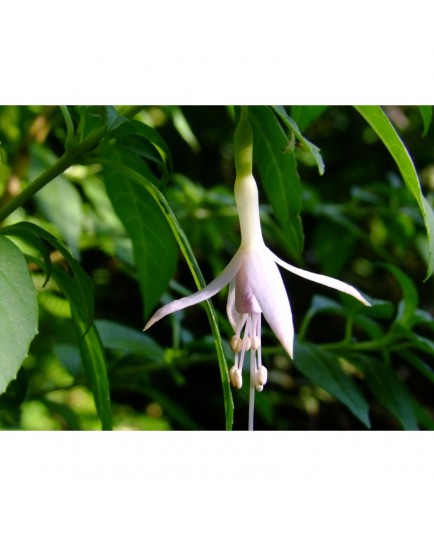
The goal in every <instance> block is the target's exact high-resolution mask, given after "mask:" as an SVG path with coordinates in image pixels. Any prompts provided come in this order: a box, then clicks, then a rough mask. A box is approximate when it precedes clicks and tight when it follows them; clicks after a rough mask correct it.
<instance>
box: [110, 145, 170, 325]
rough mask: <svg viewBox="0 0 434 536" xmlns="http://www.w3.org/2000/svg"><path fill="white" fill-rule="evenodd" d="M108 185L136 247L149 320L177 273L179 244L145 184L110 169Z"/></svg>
mask: <svg viewBox="0 0 434 536" xmlns="http://www.w3.org/2000/svg"><path fill="white" fill-rule="evenodd" d="M117 155H118V156H119V153H117ZM112 156H115V155H114V154H112ZM104 182H105V185H106V189H107V194H108V196H109V198H110V201H111V203H112V205H113V208H114V210H115V212H116V214H117V215H118V217H119V219H120V220H121V221H122V223H123V225H124V227H125V229H126V231H127V233H128V235H129V236H130V238H131V240H132V243H133V252H134V259H135V262H136V267H137V273H138V277H139V283H140V289H141V292H142V296H143V304H144V315H145V317H148V316H149V313H150V312H151V311H152V309H153V308H154V307H155V305H156V304H157V303H158V300H159V299H160V297H161V295H162V294H163V292H164V290H165V289H166V288H167V286H168V284H169V281H170V279H171V278H172V277H173V274H174V273H175V268H176V262H177V257H178V250H177V247H176V241H175V239H174V236H173V233H172V232H171V230H170V227H169V225H168V224H167V221H166V219H165V217H164V215H163V213H162V212H161V209H160V208H159V206H158V205H157V203H156V202H155V200H154V199H153V198H152V196H151V195H150V194H149V192H148V190H147V189H146V187H145V186H144V184H143V181H142V182H141V183H139V182H136V181H134V180H131V179H130V178H129V175H128V174H126V173H119V171H117V170H116V169H113V168H108V169H107V170H106V172H105V173H104Z"/></svg>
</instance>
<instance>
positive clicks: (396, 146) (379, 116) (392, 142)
mask: <svg viewBox="0 0 434 536" xmlns="http://www.w3.org/2000/svg"><path fill="white" fill-rule="evenodd" d="M355 108H356V110H357V111H358V112H359V113H360V114H361V115H362V116H363V117H364V118H365V119H366V121H367V122H368V123H369V125H370V126H371V127H372V129H373V130H374V131H375V132H376V133H377V135H378V136H379V137H380V139H381V140H382V142H383V143H384V145H385V146H386V148H387V149H388V150H389V152H390V154H391V155H392V157H393V158H394V160H395V162H396V164H397V165H398V168H399V171H400V172H401V175H402V178H403V180H404V182H405V185H406V186H407V188H408V189H409V190H410V192H411V193H412V194H413V196H414V198H415V199H416V201H417V203H418V205H419V208H420V211H421V212H422V216H423V219H424V222H425V227H426V231H427V235H428V251H429V260H428V271H427V275H426V279H428V278H429V277H430V276H431V275H432V272H433V270H434V213H433V210H432V208H431V206H430V204H429V203H428V201H427V200H426V199H425V197H424V196H423V195H422V190H421V187H420V182H419V177H418V176H417V173H416V169H415V167H414V164H413V161H412V159H411V156H410V155H409V153H408V151H407V149H406V147H405V145H404V144H403V142H402V140H401V138H400V137H399V136H398V134H397V133H396V131H395V129H394V128H393V126H392V124H391V122H390V121H389V119H388V118H387V116H386V114H385V113H384V112H383V110H382V109H381V108H380V107H379V106H356V107H355Z"/></svg>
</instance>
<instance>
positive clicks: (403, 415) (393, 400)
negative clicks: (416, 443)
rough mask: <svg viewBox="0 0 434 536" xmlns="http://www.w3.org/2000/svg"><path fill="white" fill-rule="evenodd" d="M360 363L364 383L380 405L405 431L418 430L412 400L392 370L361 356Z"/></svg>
mask: <svg viewBox="0 0 434 536" xmlns="http://www.w3.org/2000/svg"><path fill="white" fill-rule="evenodd" d="M360 362H361V363H362V366H363V370H364V373H365V380H366V383H367V385H368V387H369V389H370V390H371V391H372V393H373V395H374V396H375V397H376V398H377V399H378V401H379V402H380V404H381V405H382V406H384V407H385V408H386V409H387V410H388V411H390V413H391V414H392V415H393V416H394V417H395V418H396V419H398V421H399V422H400V423H401V425H402V427H403V428H404V429H405V430H418V425H417V419H416V415H415V411H414V407H413V398H412V396H411V395H410V393H409V391H408V390H407V388H406V386H405V385H404V384H403V383H401V382H400V381H399V380H398V378H397V377H396V376H395V373H394V372H393V370H391V369H390V368H389V367H387V366H386V365H384V364H383V363H381V362H379V361H377V360H375V359H373V358H371V357H364V356H361V357H360Z"/></svg>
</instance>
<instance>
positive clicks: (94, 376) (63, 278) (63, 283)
mask: <svg viewBox="0 0 434 536" xmlns="http://www.w3.org/2000/svg"><path fill="white" fill-rule="evenodd" d="M53 279H54V280H55V281H56V283H57V284H58V285H59V287H60V288H61V290H62V292H63V293H64V294H65V296H66V298H67V299H68V301H69V303H70V305H71V312H72V318H73V321H74V327H75V331H76V334H77V340H78V345H79V348H80V355H81V359H82V361H83V365H84V369H85V371H86V376H87V378H88V380H89V383H90V387H91V390H92V393H93V396H94V399H95V405H96V409H97V411H98V415H99V418H100V420H101V424H102V428H103V430H111V427H112V424H111V423H112V417H111V405H110V388H109V381H108V376H107V368H106V364H105V357H104V348H103V345H102V343H101V339H100V337H99V334H98V330H97V329H96V327H95V323H94V322H92V323H91V324H90V326H89V325H88V323H87V320H86V315H85V314H84V316H83V311H85V307H83V303H82V297H81V294H80V292H77V284H76V280H74V279H72V278H71V277H69V276H68V275H67V274H66V272H65V271H64V270H62V269H61V268H59V267H58V266H54V267H53Z"/></svg>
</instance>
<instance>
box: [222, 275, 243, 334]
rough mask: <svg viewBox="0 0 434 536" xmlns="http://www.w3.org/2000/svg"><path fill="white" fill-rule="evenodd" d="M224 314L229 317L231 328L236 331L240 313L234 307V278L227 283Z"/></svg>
mask: <svg viewBox="0 0 434 536" xmlns="http://www.w3.org/2000/svg"><path fill="white" fill-rule="evenodd" d="M226 314H227V317H228V319H229V322H230V323H231V326H232V329H233V330H234V332H236V330H237V326H238V322H239V321H240V318H241V315H240V313H239V312H238V311H237V310H236V309H235V279H233V280H232V281H231V282H230V283H229V293H228V302H227V305H226Z"/></svg>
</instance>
